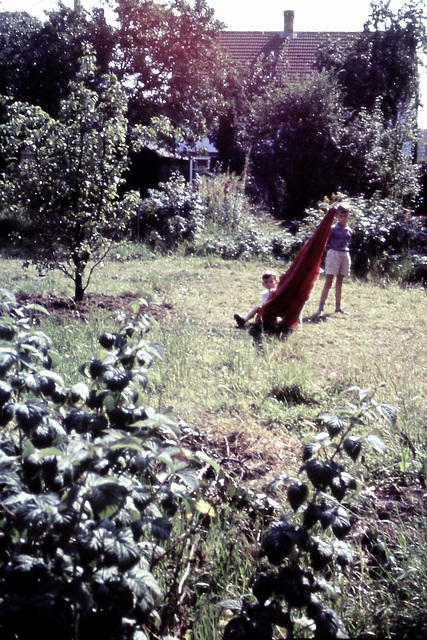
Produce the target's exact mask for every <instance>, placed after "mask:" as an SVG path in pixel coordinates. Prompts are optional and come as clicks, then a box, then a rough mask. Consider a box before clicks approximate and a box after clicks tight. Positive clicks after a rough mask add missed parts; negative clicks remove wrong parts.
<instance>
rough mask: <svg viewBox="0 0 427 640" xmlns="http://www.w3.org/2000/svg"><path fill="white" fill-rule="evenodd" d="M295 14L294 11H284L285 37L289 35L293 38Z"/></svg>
mask: <svg viewBox="0 0 427 640" xmlns="http://www.w3.org/2000/svg"><path fill="white" fill-rule="evenodd" d="M294 15H295V14H294V12H293V11H284V12H283V17H284V21H285V24H284V29H283V31H284V33H285V35H287V36H288V35H289V36H291V35H292V34H293V32H294Z"/></svg>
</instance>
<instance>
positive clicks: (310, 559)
mask: <svg viewBox="0 0 427 640" xmlns="http://www.w3.org/2000/svg"><path fill="white" fill-rule="evenodd" d="M347 391H348V392H353V393H355V394H356V396H357V403H356V404H353V403H350V402H348V403H347V406H346V407H344V408H343V409H341V410H340V411H338V412H336V413H334V414H332V413H326V414H323V415H322V416H321V417H320V421H321V424H322V426H324V428H325V429H326V430H325V431H321V432H319V433H318V434H316V435H315V436H309V437H306V438H304V448H303V453H302V457H303V464H302V466H301V468H300V473H302V472H304V474H305V475H306V477H307V479H306V481H305V482H301V481H300V480H299V479H296V478H289V477H288V476H287V474H280V475H279V476H278V477H277V478H276V479H275V480H274V481H273V482H272V483H271V485H270V490H271V491H275V490H277V488H278V487H279V486H280V485H281V484H283V483H285V484H286V485H287V492H286V493H287V499H288V502H289V504H290V506H291V511H289V510H288V511H286V510H285V511H284V513H283V515H282V517H281V520H280V521H279V522H277V523H274V524H273V525H272V526H271V527H270V528H269V530H268V531H267V533H266V535H265V536H264V537H263V539H262V543H261V553H260V556H261V558H266V559H267V560H268V563H269V565H267V564H266V562H262V563H261V564H260V566H259V567H258V569H257V571H256V572H255V574H254V578H253V586H252V592H253V596H254V598H255V600H252V601H251V600H249V598H245V599H243V600H242V601H241V602H230V601H226V602H223V606H224V607H227V608H228V609H231V610H234V611H236V613H238V614H239V615H238V617H236V618H234V619H232V620H231V621H230V622H229V623H228V624H227V626H226V627H225V630H224V634H223V640H236V639H237V638H245V639H247V638H259V637H262V638H263V639H264V640H271V639H272V638H273V637H274V631H273V630H274V628H275V627H276V626H277V627H279V628H284V629H286V632H287V634H288V635H289V637H294V635H295V634H296V635H297V637H301V634H302V633H306V634H309V635H308V637H314V638H319V639H320V638H331V639H332V638H348V637H349V636H348V635H347V633H346V630H345V627H344V625H343V623H342V622H341V620H340V619H339V618H338V616H337V614H336V613H335V612H334V610H333V608H331V606H330V603H331V602H332V603H333V601H334V600H335V599H336V598H337V590H338V589H339V588H340V585H343V584H344V582H345V580H346V576H348V575H349V573H350V570H351V568H352V566H353V564H354V562H355V558H354V553H353V548H352V544H351V543H350V542H347V541H346V539H347V538H348V536H349V534H350V533H351V529H352V525H351V513H350V512H351V504H352V501H353V499H354V498H353V496H354V492H357V490H358V489H360V486H359V484H360V483H359V482H358V480H357V478H356V477H354V475H353V474H352V473H350V472H349V471H347V465H348V463H349V462H350V465H351V466H353V467H354V464H355V463H356V461H357V460H358V459H359V457H360V455H361V452H362V450H363V448H364V447H365V446H366V445H369V446H370V447H371V448H373V449H374V450H375V451H376V452H377V453H384V452H385V446H384V444H383V442H382V441H381V440H380V439H379V438H378V437H377V436H374V435H369V436H367V437H362V435H361V431H362V432H363V430H365V429H366V427H367V426H368V425H369V423H371V422H372V421H373V420H375V419H378V417H381V418H385V419H386V420H387V421H388V422H389V423H391V424H392V425H394V424H395V421H396V410H395V409H394V408H393V407H391V406H390V405H381V404H378V403H377V402H376V401H375V400H374V393H375V392H372V391H370V390H367V389H360V388H359V387H352V388H350V389H348V390H347ZM270 565H273V567H271V566H270ZM334 574H335V576H336V577H335V583H334V582H333V580H332V577H333V575H334ZM332 606H333V604H332Z"/></svg>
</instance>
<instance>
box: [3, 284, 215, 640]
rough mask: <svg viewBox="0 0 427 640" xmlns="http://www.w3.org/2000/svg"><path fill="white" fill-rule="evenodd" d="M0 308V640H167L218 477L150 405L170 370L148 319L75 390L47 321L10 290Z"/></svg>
mask: <svg viewBox="0 0 427 640" xmlns="http://www.w3.org/2000/svg"><path fill="white" fill-rule="evenodd" d="M0 304H1V310H2V313H1V318H0V345H1V348H0V425H1V432H0V634H1V637H2V639H3V640H16V639H17V638H19V640H27V639H28V640H29V639H30V638H31V639H32V638H34V637H38V636H41V637H43V638H48V639H52V640H54V639H57V638H62V639H63V640H67V639H69V640H76V639H77V638H78V639H79V640H89V639H90V640H97V639H98V638H99V639H101V638H102V639H103V640H104V639H105V638H109V639H110V640H115V639H117V640H127V639H129V640H147V639H148V638H151V637H152V634H153V633H154V632H155V633H159V634H160V635H162V634H163V635H164V634H165V633H166V632H167V630H168V629H169V628H170V626H171V625H172V626H173V624H172V623H173V620H174V613H175V612H176V611H179V608H180V606H182V603H183V598H184V590H183V585H184V584H185V582H186V580H189V576H188V567H187V564H188V561H187V559H186V558H187V555H188V547H189V546H191V544H193V537H194V535H195V532H196V531H197V530H198V527H199V526H200V524H199V520H201V519H203V518H205V517H206V513H207V511H209V508H210V507H209V504H208V503H207V502H205V501H200V498H201V496H202V495H203V491H204V489H203V487H206V482H207V481H205V480H204V479H203V478H204V473H203V470H206V469H208V468H211V469H215V473H217V472H218V465H217V464H216V463H215V462H214V461H213V460H211V459H210V458H209V457H208V455H206V454H204V453H202V452H201V451H197V449H194V450H192V449H191V444H190V442H189V439H188V435H189V434H188V430H189V428H188V425H186V424H185V423H183V421H177V420H175V419H173V417H172V416H171V415H170V413H169V412H165V413H159V412H157V411H156V410H154V409H153V408H151V407H148V406H145V404H142V398H143V394H144V389H145V387H146V385H147V382H148V375H149V371H148V370H149V367H150V365H151V363H152V362H153V360H154V359H155V358H161V357H162V348H161V346H160V345H158V344H157V343H153V342H149V341H148V340H147V339H146V334H147V332H148V331H149V330H150V326H151V325H150V320H149V318H148V316H146V315H141V316H139V317H138V318H137V319H126V321H124V322H123V324H122V325H121V326H120V327H119V328H118V330H117V331H115V332H112V333H104V334H103V335H102V336H100V339H99V342H100V347H101V348H100V353H99V354H97V357H94V358H91V359H89V360H88V361H87V362H86V363H84V364H83V365H82V367H81V373H82V375H83V376H84V379H85V381H84V382H80V383H78V384H75V385H73V386H71V387H70V386H67V385H66V384H65V383H64V380H62V378H61V377H60V376H59V375H58V374H56V373H55V372H54V371H53V369H52V366H53V363H54V362H55V361H57V360H58V354H55V352H54V351H53V350H52V343H51V340H50V339H49V337H48V336H47V335H45V334H44V333H43V332H42V331H40V330H38V329H37V324H36V323H35V322H34V314H36V313H37V314H40V313H42V312H43V309H42V308H41V307H39V306H34V305H29V306H28V307H17V306H16V304H15V302H14V299H13V296H12V295H11V294H9V293H8V292H5V291H1V297H0ZM183 433H185V435H186V438H187V440H186V444H185V446H184V445H183V444H182V442H181V438H182V435H183ZM200 505H201V506H200ZM179 586H180V591H179V589H178V587H179ZM191 597H193V594H192V593H191Z"/></svg>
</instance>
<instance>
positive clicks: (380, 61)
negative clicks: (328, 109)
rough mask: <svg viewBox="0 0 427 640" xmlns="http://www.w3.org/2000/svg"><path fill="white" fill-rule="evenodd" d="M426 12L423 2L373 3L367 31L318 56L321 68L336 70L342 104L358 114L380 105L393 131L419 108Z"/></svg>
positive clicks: (417, 0) (426, 41) (415, 0)
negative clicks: (347, 44)
mask: <svg viewBox="0 0 427 640" xmlns="http://www.w3.org/2000/svg"><path fill="white" fill-rule="evenodd" d="M424 12H425V7H424V2H422V1H420V0H410V1H409V2H405V3H402V4H401V6H399V7H398V8H397V10H396V12H395V13H393V11H392V10H391V9H390V3H389V2H383V1H382V0H378V1H374V2H373V3H372V5H371V16H370V19H369V20H368V21H367V22H366V24H365V28H364V30H363V32H362V33H361V34H360V35H358V36H357V37H356V38H355V39H354V41H353V42H352V43H351V45H350V46H349V47H348V48H347V49H346V50H343V49H342V48H341V49H340V48H337V47H335V46H329V47H327V48H325V50H323V51H321V52H319V56H318V68H327V69H334V71H335V72H336V74H337V77H338V78H339V82H340V85H341V86H342V88H343V89H344V92H345V99H344V105H345V106H346V107H347V108H349V109H350V110H351V111H355V112H356V113H359V112H361V111H363V110H364V109H366V110H367V111H368V112H369V113H372V112H374V111H375V109H376V108H377V106H379V108H380V110H381V113H382V115H383V118H384V122H385V124H386V126H387V125H388V126H392V127H393V126H395V125H396V124H398V121H399V120H402V119H404V118H406V117H407V116H408V114H409V113H410V111H411V109H413V108H414V107H415V108H416V104H417V100H418V68H417V64H418V62H419V55H420V54H421V52H422V51H423V49H424V50H425V48H426V45H427V38H426V29H425V15H424Z"/></svg>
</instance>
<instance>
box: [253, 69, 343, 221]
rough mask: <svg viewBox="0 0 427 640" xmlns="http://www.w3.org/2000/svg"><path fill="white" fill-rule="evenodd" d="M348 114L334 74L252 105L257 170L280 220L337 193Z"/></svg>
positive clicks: (289, 87) (268, 95)
mask: <svg viewBox="0 0 427 640" xmlns="http://www.w3.org/2000/svg"><path fill="white" fill-rule="evenodd" d="M345 115H346V114H345V112H344V110H343V109H342V104H341V95H340V91H339V88H338V86H337V84H336V82H335V80H334V78H333V76H331V75H330V74H329V73H319V74H315V75H314V76H312V77H310V78H308V79H307V80H306V81H305V82H303V83H301V84H296V83H295V84H294V83H288V84H287V85H283V86H282V87H281V88H280V89H277V88H274V89H270V90H268V91H266V92H265V93H264V95H261V96H259V97H257V98H256V99H255V100H254V101H253V102H252V112H251V117H250V119H249V125H248V127H247V129H246V132H247V135H248V138H249V141H250V150H251V162H252V171H253V173H254V176H255V178H256V181H257V183H258V185H259V187H260V188H261V191H262V192H263V194H264V195H265V196H266V199H267V201H268V202H270V203H271V204H272V205H273V208H274V210H275V212H276V214H277V215H278V216H279V217H295V218H298V217H301V216H302V215H303V212H304V209H305V207H307V206H308V205H309V204H310V202H311V201H312V200H317V199H319V198H322V197H323V196H325V195H330V193H331V192H332V191H334V190H336V189H337V188H338V187H339V186H340V182H341V180H342V178H343V168H344V167H343V162H342V160H343V152H342V145H343V144H344V137H345Z"/></svg>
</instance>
